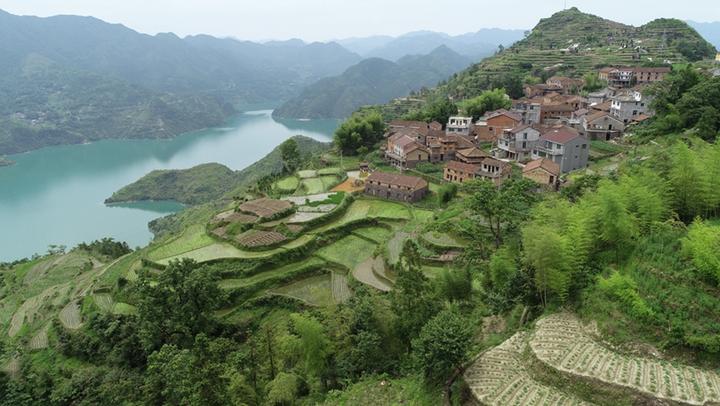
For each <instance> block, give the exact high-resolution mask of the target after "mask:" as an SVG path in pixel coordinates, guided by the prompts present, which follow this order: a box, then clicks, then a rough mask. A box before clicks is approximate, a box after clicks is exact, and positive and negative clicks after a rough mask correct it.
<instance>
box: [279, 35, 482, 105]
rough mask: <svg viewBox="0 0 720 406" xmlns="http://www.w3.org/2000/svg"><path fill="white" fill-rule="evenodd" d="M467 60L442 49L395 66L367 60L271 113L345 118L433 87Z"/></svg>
mask: <svg viewBox="0 0 720 406" xmlns="http://www.w3.org/2000/svg"><path fill="white" fill-rule="evenodd" d="M469 63H470V62H469V60H468V59H467V58H465V57H463V56H460V55H459V54H457V53H456V52H454V51H452V50H451V49H450V48H447V47H445V46H441V47H439V48H437V49H435V50H434V51H432V52H431V53H430V54H428V55H422V56H421V55H417V56H406V57H403V58H401V59H400V60H399V61H397V63H395V62H390V61H387V60H385V59H379V58H370V59H366V60H364V61H362V62H360V63H358V64H357V65H354V66H352V67H350V68H349V69H348V70H346V71H345V72H344V73H343V74H342V75H340V76H336V77H331V78H326V79H322V80H320V81H319V82H317V83H315V84H313V85H311V86H309V87H307V88H306V89H305V90H303V91H302V92H301V93H300V95H298V96H297V97H294V98H292V99H290V100H289V101H287V102H286V103H285V104H283V105H282V106H280V107H279V108H278V109H276V110H275V111H274V113H273V115H274V116H276V117H284V118H345V117H349V116H350V114H352V112H353V111H355V110H357V109H358V108H359V107H361V106H364V105H369V104H379V103H386V102H388V101H389V100H391V99H393V98H395V97H399V96H404V95H406V94H408V93H410V92H412V91H413V90H418V89H420V88H423V87H428V86H435V85H436V84H437V83H438V82H439V81H441V80H443V79H445V78H447V77H448V76H450V75H452V74H453V73H455V72H457V71H459V70H461V69H463V68H465V67H467V65H468V64H469Z"/></svg>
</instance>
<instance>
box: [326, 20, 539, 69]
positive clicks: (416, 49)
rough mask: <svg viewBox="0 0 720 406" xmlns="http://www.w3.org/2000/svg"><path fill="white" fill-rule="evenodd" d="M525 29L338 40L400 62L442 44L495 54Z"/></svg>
mask: <svg viewBox="0 0 720 406" xmlns="http://www.w3.org/2000/svg"><path fill="white" fill-rule="evenodd" d="M524 32H525V31H524V30H504V29H499V28H486V29H481V30H479V31H477V32H472V33H467V34H462V35H455V36H452V35H448V34H445V33H441V32H433V31H415V32H410V33H407V34H404V35H401V36H398V37H391V36H372V37H367V38H348V39H341V40H338V41H337V43H338V44H340V45H342V46H344V47H345V48H347V49H349V50H350V51H352V52H355V53H357V54H359V55H361V56H363V57H365V58H383V59H388V60H391V61H397V60H399V59H400V58H402V57H404V56H406V55H425V54H428V53H430V52H432V51H433V50H434V49H436V48H437V47H440V46H446V47H448V48H450V49H452V50H453V51H455V52H456V53H458V54H460V55H463V56H466V57H468V58H470V59H472V60H476V61H477V60H480V59H482V58H484V57H486V56H488V55H492V54H493V53H494V52H495V51H496V50H497V49H498V47H499V46H500V45H502V46H503V47H507V46H510V45H512V44H513V43H514V42H516V41H519V40H521V39H522V38H523V35H524Z"/></svg>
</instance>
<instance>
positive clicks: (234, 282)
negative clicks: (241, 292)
mask: <svg viewBox="0 0 720 406" xmlns="http://www.w3.org/2000/svg"><path fill="white" fill-rule="evenodd" d="M324 263H325V261H323V260H322V259H320V258H315V257H310V258H307V259H305V260H303V261H302V262H296V263H292V264H290V265H285V266H283V267H280V268H275V269H272V270H269V271H267V272H260V273H258V274H255V275H252V276H249V277H246V278H238V279H223V280H222V281H220V287H221V288H223V289H232V288H239V287H244V286H250V285H254V284H256V283H260V282H264V281H266V280H268V279H272V278H277V277H280V276H283V275H287V274H290V273H292V272H295V271H297V270H298V269H301V268H305V267H310V266H316V265H317V266H320V265H323V264H324Z"/></svg>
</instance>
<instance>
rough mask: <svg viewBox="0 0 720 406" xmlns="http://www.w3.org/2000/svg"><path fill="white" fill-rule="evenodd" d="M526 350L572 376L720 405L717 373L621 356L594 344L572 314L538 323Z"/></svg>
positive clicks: (657, 395) (689, 401)
mask: <svg viewBox="0 0 720 406" xmlns="http://www.w3.org/2000/svg"><path fill="white" fill-rule="evenodd" d="M530 348H531V349H532V352H533V353H534V354H535V356H536V357H537V358H538V359H539V360H540V361H541V362H543V363H545V364H547V365H548V366H550V367H551V368H554V369H556V370H559V371H561V372H564V373H566V374H570V375H572V376H583V377H588V378H593V379H597V380H599V381H602V382H604V383H606V384H610V385H617V386H622V387H626V388H630V389H633V390H636V391H639V392H641V393H644V394H646V395H650V396H652V397H654V398H659V399H666V400H671V401H676V402H680V403H685V404H691V405H703V404H706V403H708V402H720V376H719V375H718V374H717V373H714V372H711V371H704V370H700V369H698V368H693V367H690V366H685V365H679V364H671V363H669V362H666V361H663V360H657V359H649V358H640V357H633V356H626V355H622V354H620V353H618V352H615V351H613V350H611V349H609V348H607V347H605V346H603V345H601V344H600V343H598V342H596V341H595V340H594V339H593V338H592V337H591V336H590V335H589V334H588V333H587V332H586V331H585V329H584V328H583V326H582V324H581V323H580V321H579V320H578V319H577V318H576V317H575V316H573V315H571V314H555V315H551V316H548V317H545V318H543V319H541V320H539V321H538V322H537V327H536V331H535V334H534V335H533V337H532V339H531V340H530Z"/></svg>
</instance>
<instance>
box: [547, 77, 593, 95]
mask: <svg viewBox="0 0 720 406" xmlns="http://www.w3.org/2000/svg"><path fill="white" fill-rule="evenodd" d="M545 84H547V85H549V86H555V87H559V88H561V89H562V90H563V91H562V93H564V94H570V93H574V92H577V91H579V90H581V89H582V88H583V86H585V81H584V80H582V79H573V78H568V77H564V76H553V77H551V78H550V79H548V80H546V81H545Z"/></svg>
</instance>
